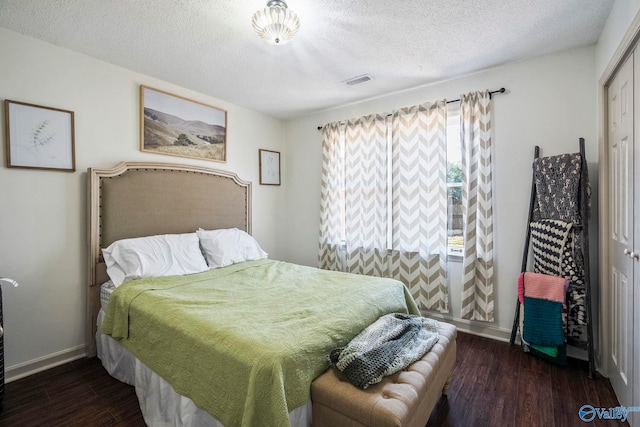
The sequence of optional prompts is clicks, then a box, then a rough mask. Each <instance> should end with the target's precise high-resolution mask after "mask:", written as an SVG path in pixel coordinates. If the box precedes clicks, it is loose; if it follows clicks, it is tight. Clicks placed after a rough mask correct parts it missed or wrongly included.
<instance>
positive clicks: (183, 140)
mask: <svg viewBox="0 0 640 427" xmlns="http://www.w3.org/2000/svg"><path fill="white" fill-rule="evenodd" d="M140 150H141V151H148V152H153V153H160V154H168V155H172V156H182V157H191V158H194V159H204V160H212V161H216V162H226V161H227V112H226V110H222V109H220V108H217V107H213V106H211V105H207V104H203V103H201V102H197V101H192V100H189V99H187V98H183V97H181V96H178V95H173V94H170V93H168V92H164V91H161V90H158V89H152V88H150V87H147V86H140Z"/></svg>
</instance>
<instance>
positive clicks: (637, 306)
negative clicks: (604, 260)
mask: <svg viewBox="0 0 640 427" xmlns="http://www.w3.org/2000/svg"><path fill="white" fill-rule="evenodd" d="M633 64H634V65H633V66H634V72H633V76H634V77H633V81H634V91H633V93H634V123H635V124H634V150H633V177H632V182H633V212H632V218H634V224H633V248H634V249H633V252H634V256H632V261H633V285H632V286H633V313H634V314H633V318H631V319H629V320H631V321H632V324H633V325H634V326H633V327H634V330H633V335H634V338H633V350H632V355H633V361H634V362H633V363H634V365H633V393H632V399H633V401H632V402H633V406H636V407H637V406H640V403H639V402H640V142H638V141H640V52H639V53H638V55H636V54H635V53H634V60H633ZM635 218H638V219H635ZM629 424H630V425H631V427H640V413H638V412H635V413H633V414H631V416H630V420H629Z"/></svg>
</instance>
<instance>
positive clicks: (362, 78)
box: [345, 74, 371, 86]
mask: <svg viewBox="0 0 640 427" xmlns="http://www.w3.org/2000/svg"><path fill="white" fill-rule="evenodd" d="M369 80H371V76H370V75H369V74H363V75H361V76H358V77H354V78H352V79H349V80H347V81H345V83H346V84H347V85H349V86H353V85H358V84H360V83H364V82H368V81H369Z"/></svg>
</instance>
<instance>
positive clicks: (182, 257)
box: [102, 233, 208, 286]
mask: <svg viewBox="0 0 640 427" xmlns="http://www.w3.org/2000/svg"><path fill="white" fill-rule="evenodd" d="M102 255H103V256H104V260H105V263H106V264H107V274H108V275H109V278H110V279H111V280H112V281H113V283H114V284H115V285H116V286H120V285H121V284H123V283H124V282H127V281H129V280H132V279H139V278H142V277H160V276H173V275H182V274H192V273H200V272H202V271H205V270H207V269H208V266H207V263H206V261H205V259H204V257H203V256H202V252H201V251H200V245H199V240H198V236H197V235H196V233H187V234H162V235H158V236H149V237H138V238H133V239H122V240H118V241H116V242H113V243H112V244H111V245H110V246H109V247H108V248H106V249H103V250H102Z"/></svg>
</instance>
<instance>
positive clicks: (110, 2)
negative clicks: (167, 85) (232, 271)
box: [0, 0, 613, 119]
mask: <svg viewBox="0 0 640 427" xmlns="http://www.w3.org/2000/svg"><path fill="white" fill-rule="evenodd" d="M287 3H288V5H289V8H291V9H292V10H294V11H295V12H296V13H297V14H298V15H299V17H300V31H299V32H298V33H297V34H296V36H295V37H294V38H293V40H292V41H291V42H289V43H288V44H286V45H283V46H271V45H268V44H266V43H265V42H263V41H262V40H260V38H259V37H258V36H257V34H256V33H255V32H254V30H253V28H252V27H251V16H252V15H253V13H254V12H255V11H256V10H257V9H259V8H262V7H264V6H265V5H266V0H134V1H125V0H100V1H96V0H0V27H4V28H7V29H9V30H13V31H16V32H18V33H22V34H25V35H28V36H31V37H35V38H37V39H41V40H44V41H47V42H50V43H53V44H55V45H58V46H62V47H66V48H69V49H72V50H75V51H78V52H82V53H85V54H87V55H90V56H93V57H95V58H99V59H102V60H104V61H107V62H110V63H112V64H116V65H119V66H122V67H124V68H127V69H130V70H134V71H137V72H140V73H144V74H147V75H150V76H153V77H156V78H159V79H162V80H165V81H168V82H171V83H174V84H177V85H180V86H183V87H185V88H188V89H192V90H194V91H197V92H201V93H203V94H207V95H210V96H212V97H215V98H219V99H223V100H225V101H229V102H232V103H235V104H238V105H241V106H244V107H247V108H251V109H254V110H257V111H261V112H264V113H267V114H269V115H272V116H275V117H280V118H284V119H287V118H293V117H298V116H302V115H305V114H308V113H311V112H314V111H318V110H322V109H326V108H329V107H334V106H339V105H344V104H347V103H350V102H354V101H358V100H362V99H366V98H370V97H375V96H379V95H383V94H387V93H391V92H394V91H398V90H402V89H407V88H411V87H416V86H420V85H423V84H427V83H431V82H435V81H441V80H444V79H450V78H452V77H455V76H458V75H462V74H467V73H470V72H474V71H478V70H482V69H485V68H489V67H493V66H496V65H499V64H503V63H507V62H512V61H518V60H523V59H528V58H533V57H536V56H540V55H543V54H548V53H552V52H556V51H560V50H563V49H567V48H571V47H578V46H585V45H590V44H594V43H595V42H596V41H597V39H598V36H599V35H600V32H601V31H602V28H603V26H604V23H605V21H606V18H607V17H608V15H609V11H610V10H611V6H612V5H613V0H476V1H472V0H404V1H403V0H400V1H388V0H384V1H381V0H323V1H318V0H315V1H314V0H287ZM362 74H370V75H371V76H372V77H373V80H371V81H369V82H366V83H363V84H360V85H356V86H347V85H346V84H344V81H345V80H348V79H350V78H352V77H355V76H359V75H362Z"/></svg>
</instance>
